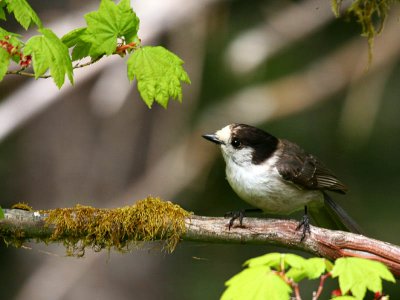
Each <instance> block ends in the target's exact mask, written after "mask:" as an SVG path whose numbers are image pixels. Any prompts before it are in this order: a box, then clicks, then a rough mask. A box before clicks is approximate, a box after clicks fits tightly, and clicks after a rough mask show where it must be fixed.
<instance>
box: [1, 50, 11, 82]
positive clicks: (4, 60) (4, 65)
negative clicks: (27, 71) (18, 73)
mask: <svg viewBox="0 0 400 300" xmlns="http://www.w3.org/2000/svg"><path fill="white" fill-rule="evenodd" d="M9 65H10V54H9V53H8V52H7V50H5V49H3V48H2V47H0V81H1V80H3V78H4V75H6V72H7V70H8V66H9Z"/></svg>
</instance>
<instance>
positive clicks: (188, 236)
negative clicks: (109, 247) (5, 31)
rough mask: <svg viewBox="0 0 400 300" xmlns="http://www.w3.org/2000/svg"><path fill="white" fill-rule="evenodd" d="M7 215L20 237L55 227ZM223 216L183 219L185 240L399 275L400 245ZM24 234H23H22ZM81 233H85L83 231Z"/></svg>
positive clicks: (0, 227)
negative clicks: (282, 251) (363, 263)
mask: <svg viewBox="0 0 400 300" xmlns="http://www.w3.org/2000/svg"><path fill="white" fill-rule="evenodd" d="M4 212H5V216H6V218H5V219H3V220H0V233H1V234H2V235H3V236H4V235H10V234H12V233H14V234H15V232H18V233H19V239H20V240H22V241H23V240H31V239H36V238H45V237H47V238H49V237H50V236H51V234H52V233H53V230H54V228H51V227H50V228H46V227H44V218H45V216H43V215H41V214H40V213H38V212H28V211H23V210H18V209H5V210H4ZM227 223H228V222H227V220H226V219H224V218H222V217H203V216H196V215H192V216H190V217H188V218H186V219H185V227H186V232H185V233H184V234H183V236H181V238H182V240H184V241H193V242H202V243H204V242H209V243H225V244H228V243H240V244H264V245H266V244H272V245H279V246H283V247H287V248H291V249H299V250H303V251H306V252H309V253H312V254H314V255H317V256H322V257H325V258H327V259H331V260H334V259H336V258H339V257H343V256H353V257H365V258H369V259H372V260H376V261H380V262H382V263H384V264H385V265H386V266H388V267H389V269H390V270H391V271H392V272H393V274H394V275H396V276H400V247H399V246H396V245H393V244H390V243H386V242H383V241H379V240H375V239H372V238H368V237H366V236H363V235H358V234H353V233H349V232H343V231H333V230H329V229H324V228H319V227H315V226H310V230H311V233H310V235H308V236H307V237H306V239H305V240H304V241H302V242H301V241H300V238H301V232H299V231H297V230H296V227H297V225H298V222H297V221H295V220H276V219H257V218H245V220H244V222H243V223H244V227H233V228H231V229H230V230H228V226H227ZM21 233H23V234H21ZM82 235H83V236H84V233H82Z"/></svg>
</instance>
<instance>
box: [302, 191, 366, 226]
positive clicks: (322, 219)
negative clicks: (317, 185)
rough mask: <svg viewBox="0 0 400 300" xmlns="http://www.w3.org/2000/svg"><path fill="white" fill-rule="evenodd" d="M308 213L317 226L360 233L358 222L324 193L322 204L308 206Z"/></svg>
mask: <svg viewBox="0 0 400 300" xmlns="http://www.w3.org/2000/svg"><path fill="white" fill-rule="evenodd" d="M310 215H311V218H313V220H314V221H315V223H316V224H317V226H320V227H324V228H329V229H334V230H344V231H350V232H353V233H358V234H362V230H361V229H360V227H359V226H358V224H357V223H356V222H355V221H354V220H353V219H352V218H351V217H350V216H349V215H348V214H347V213H346V212H345V211H344V209H343V208H342V207H341V206H339V205H338V204H337V203H336V202H335V201H333V199H332V198H331V197H329V195H328V194H326V193H324V206H323V207H321V208H318V209H316V208H315V209H314V208H311V207H310Z"/></svg>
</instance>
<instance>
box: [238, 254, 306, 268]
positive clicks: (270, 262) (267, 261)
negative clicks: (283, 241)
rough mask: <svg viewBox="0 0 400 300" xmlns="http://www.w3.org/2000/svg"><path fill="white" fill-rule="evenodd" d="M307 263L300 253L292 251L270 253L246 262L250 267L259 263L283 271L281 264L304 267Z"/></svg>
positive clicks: (285, 266)
mask: <svg viewBox="0 0 400 300" xmlns="http://www.w3.org/2000/svg"><path fill="white" fill-rule="evenodd" d="M305 263H306V259H304V258H302V257H301V256H299V255H296V254H291V253H286V254H285V253H268V254H265V255H262V256H259V257H255V258H252V259H249V260H248V261H246V262H245V265H248V266H249V267H254V266H258V265H267V266H269V267H272V268H274V269H276V270H278V271H281V266H282V264H283V266H284V268H285V269H286V268H287V267H288V266H290V267H295V268H302V267H303V265H304V264H305Z"/></svg>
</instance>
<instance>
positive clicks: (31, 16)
mask: <svg viewBox="0 0 400 300" xmlns="http://www.w3.org/2000/svg"><path fill="white" fill-rule="evenodd" d="M5 2H6V3H7V10H8V13H10V14H11V13H13V14H14V17H15V19H16V20H17V21H18V22H19V23H20V24H21V26H22V27H24V28H25V30H27V29H28V28H29V26H30V25H31V24H32V23H35V24H36V25H37V26H38V27H42V22H41V21H40V19H39V17H38V15H37V14H36V13H35V11H34V10H33V9H32V7H31V6H30V5H29V4H28V2H26V0H5Z"/></svg>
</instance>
